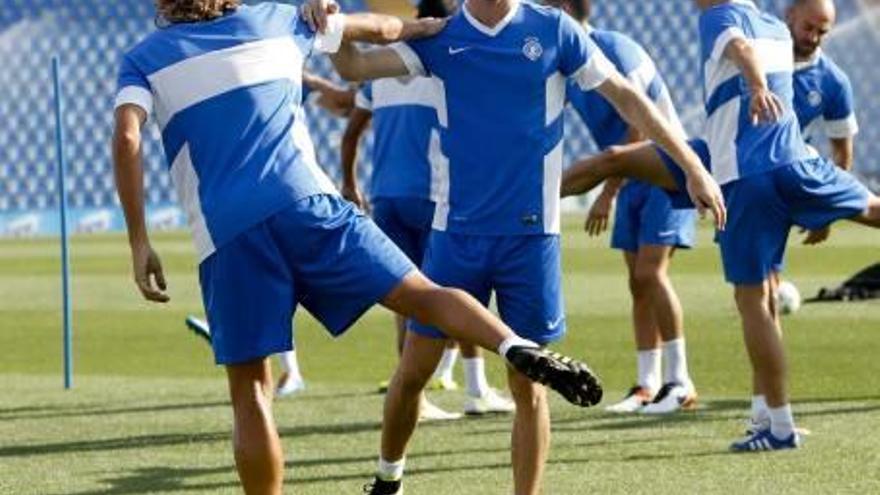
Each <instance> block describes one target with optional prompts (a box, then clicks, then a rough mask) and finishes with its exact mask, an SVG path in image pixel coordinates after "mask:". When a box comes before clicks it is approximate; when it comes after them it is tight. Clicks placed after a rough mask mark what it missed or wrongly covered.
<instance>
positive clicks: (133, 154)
mask: <svg viewBox="0 0 880 495" xmlns="http://www.w3.org/2000/svg"><path fill="white" fill-rule="evenodd" d="M146 120H147V114H146V112H144V110H143V109H142V108H140V107H138V106H137V105H131V104H129V105H122V106H121V107H119V108H118V109H117V110H116V124H115V129H114V133H113V171H114V175H115V178H116V191H117V193H118V194H119V201H120V203H121V204H122V211H123V213H124V214H125V223H126V226H127V228H128V242H129V246H130V247H131V259H132V267H133V269H134V281H135V283H136V284H137V286H138V289H140V291H141V294H143V296H144V298H145V299H147V300H148V301H153V302H160V303H164V302H168V301H169V300H170V298H169V297H168V294H166V293H165V290H166V289H167V285H166V283H165V275H164V272H163V271H162V263H161V261H160V260H159V255H157V254H156V252H155V251H154V250H153V247H152V246H151V245H150V239H149V235H148V234H147V225H146V221H145V216H144V170H143V164H142V162H141V144H142V139H141V128H142V127H143V125H144V123H145V122H146Z"/></svg>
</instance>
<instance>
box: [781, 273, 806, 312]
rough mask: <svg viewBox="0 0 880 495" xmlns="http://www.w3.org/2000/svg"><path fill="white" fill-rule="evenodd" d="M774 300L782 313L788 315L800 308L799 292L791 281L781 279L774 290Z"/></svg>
mask: <svg viewBox="0 0 880 495" xmlns="http://www.w3.org/2000/svg"><path fill="white" fill-rule="evenodd" d="M776 302H777V303H778V304H779V311H780V312H781V313H782V314H784V315H790V314H792V313H794V312H795V311H797V310H799V309H800V308H801V293H800V291H799V290H798V288H797V287H795V285H794V284H793V283H791V282H789V281H788V280H783V281H782V282H780V283H779V288H778V289H777V291H776Z"/></svg>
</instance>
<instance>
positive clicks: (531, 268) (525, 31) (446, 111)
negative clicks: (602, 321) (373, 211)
mask: <svg viewBox="0 0 880 495" xmlns="http://www.w3.org/2000/svg"><path fill="white" fill-rule="evenodd" d="M334 63H335V64H336V67H337V69H338V70H339V71H340V73H341V74H342V75H343V77H346V78H350V79H371V78H379V77H391V76H403V75H407V74H410V75H425V74H428V73H430V74H431V75H432V76H433V77H435V78H437V79H438V81H439V83H440V84H441V86H442V88H443V89H442V92H441V93H440V98H441V99H440V103H441V104H440V105H439V106H438V108H439V110H438V118H439V122H440V127H441V130H442V132H441V138H442V143H441V144H442V149H443V152H444V154H445V156H446V158H447V160H448V161H446V163H444V167H443V169H444V171H445V174H444V179H445V180H444V181H442V187H441V190H442V194H441V195H440V196H439V199H440V200H439V202H438V204H437V210H436V213H435V216H434V232H432V235H431V239H430V241H429V246H428V251H427V254H426V259H425V265H424V267H425V271H426V273H428V274H429V275H430V276H434V277H437V278H438V280H441V281H443V282H444V283H448V284H451V285H454V286H457V287H461V288H463V289H465V290H467V291H468V292H470V293H471V294H474V295H476V297H477V299H479V300H480V302H481V303H483V304H487V303H488V301H489V296H490V294H491V293H492V292H494V293H495V295H496V298H497V302H498V308H499V311H500V313H501V315H502V318H503V319H504V320H505V321H506V322H508V323H509V324H510V325H511V326H512V327H513V328H514V329H515V330H516V331H517V332H518V333H519V334H520V335H523V336H528V337H530V338H532V339H535V340H537V341H538V342H540V343H542V344H546V343H550V342H553V341H556V340H557V339H559V338H561V337H562V335H563V334H564V331H565V318H564V315H563V313H562V297H561V291H560V279H561V273H560V271H561V267H560V259H559V257H560V250H559V235H558V234H559V209H558V206H559V181H560V179H561V174H562V135H561V134H562V133H561V130H562V110H563V106H564V102H565V86H566V84H565V83H566V80H568V79H571V80H574V81H576V82H577V83H578V84H579V85H580V86H581V87H582V88H583V89H587V90H588V89H593V88H598V90H599V91H600V92H601V93H602V94H603V95H604V96H605V97H607V98H609V99H610V100H611V101H613V102H614V103H615V104H616V105H617V107H618V108H619V109H620V112H621V114H623V115H624V116H625V117H626V118H627V119H628V120H629V121H630V122H631V123H633V124H634V125H636V126H637V127H638V128H639V129H640V130H641V131H642V132H644V133H645V134H646V135H647V136H648V137H651V138H654V139H656V140H658V141H660V142H662V143H663V146H664V147H665V148H666V149H668V150H670V152H671V154H672V155H673V156H675V157H676V161H677V162H678V163H680V164H681V165H682V166H683V167H685V168H686V170H687V171H688V173H689V177H690V180H691V182H692V183H693V190H694V192H695V196H696V197H697V200H698V202H699V204H700V205H701V206H702V207H703V208H706V207H710V208H713V211H714V212H715V213H716V214H717V215H718V218H719V222H722V223H723V217H724V212H723V205H722V204H721V197H720V190H719V189H718V187H717V185H716V184H715V183H714V181H712V180H711V178H709V176H708V174H707V173H706V172H705V170H704V169H703V167H702V165H701V164H700V163H699V159H698V158H697V157H696V156H695V155H694V154H693V153H692V151H691V150H690V148H688V147H687V146H686V144H685V143H684V141H682V140H681V139H680V138H678V137H677V136H676V135H675V133H674V132H672V131H670V130H669V128H668V125H667V124H666V123H665V121H664V119H663V117H662V116H661V114H660V113H659V111H658V110H657V109H656V108H655V107H654V106H653V105H652V104H651V103H650V101H649V100H648V99H647V98H646V97H645V96H644V95H643V94H641V93H640V92H638V91H637V90H635V89H634V88H633V87H632V86H631V85H630V84H629V83H628V82H627V81H626V80H625V79H624V78H622V77H621V76H620V75H619V74H617V72H616V71H615V70H614V68H613V66H611V64H610V63H609V62H608V61H607V59H605V57H604V56H603V55H602V54H601V51H599V49H598V48H597V47H596V46H595V44H594V43H593V42H592V41H591V40H590V39H589V38H588V37H587V36H586V34H585V33H584V32H583V30H582V29H581V28H580V27H579V26H578V25H577V24H576V23H575V22H574V21H573V20H572V19H571V18H570V17H569V16H567V15H565V14H562V13H560V12H559V11H558V10H556V9H551V8H546V7H539V6H536V5H534V4H531V3H526V2H523V3H519V2H516V1H509V0H499V1H493V0H468V1H467V2H466V3H465V4H464V7H463V8H462V10H461V11H460V12H459V13H458V14H456V15H454V16H453V17H452V18H451V20H450V21H449V24H448V25H447V27H446V29H444V30H443V31H442V32H441V33H440V34H439V35H438V36H436V37H433V38H426V39H425V40H423V41H419V42H413V43H407V44H399V45H395V46H394V48H385V49H373V50H365V51H362V50H360V49H358V48H356V47H355V46H353V45H351V44H347V43H344V44H343V47H342V49H341V50H340V51H339V53H338V54H336V55H335V56H334ZM439 337H442V334H440V333H438V332H437V331H436V329H435V328H434V327H432V326H430V325H423V324H422V325H415V326H414V327H413V328H411V329H410V332H409V333H408V335H407V338H406V339H405V342H404V351H403V356H402V358H401V362H400V366H399V368H398V372H397V373H396V374H395V376H394V378H393V379H392V382H391V388H390V390H389V392H388V395H387V396H386V409H385V421H384V423H383V435H382V449H381V459H380V463H379V472H378V475H377V479H376V481H375V484H374V486H373V487H372V493H374V494H387V493H392V494H393V493H399V491H400V490H401V476H402V473H403V469H404V463H405V460H404V455H405V452H406V447H407V444H408V442H409V440H410V438H411V435H412V433H413V431H414V428H415V424H416V419H417V413H418V410H417V408H418V397H419V394H420V393H421V391H422V390H423V388H424V386H425V384H426V383H427V382H428V380H429V379H430V377H431V373H432V372H433V370H434V368H435V367H436V363H437V361H438V359H439V357H440V354H441V353H442V352H443V348H444V346H445V343H444V342H443V340H441V339H440V338H439ZM509 385H510V388H511V392H512V394H513V397H514V401H515V402H516V413H515V416H514V431H513V435H512V449H511V450H512V464H513V473H514V491H515V493H517V494H521V495H522V494H534V493H537V492H538V491H539V490H540V489H541V485H542V478H543V471H544V466H545V460H546V456H547V453H548V450H549V443H550V424H549V411H548V405H547V399H546V393H545V391H544V389H543V388H542V387H539V386H534V385H533V384H532V383H530V382H528V381H527V380H524V378H523V377H522V376H521V375H520V374H519V373H518V372H516V371H514V370H511V371H510V373H509Z"/></svg>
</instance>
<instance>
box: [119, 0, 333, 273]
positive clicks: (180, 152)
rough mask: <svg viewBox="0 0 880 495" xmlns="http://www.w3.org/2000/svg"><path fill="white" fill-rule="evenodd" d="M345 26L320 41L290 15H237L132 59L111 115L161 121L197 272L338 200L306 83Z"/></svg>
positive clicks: (264, 9) (256, 11)
mask: <svg viewBox="0 0 880 495" xmlns="http://www.w3.org/2000/svg"><path fill="white" fill-rule="evenodd" d="M343 28H344V21H343V20H342V18H341V17H334V18H333V21H332V23H331V27H330V28H329V29H328V31H327V34H324V35H315V34H314V33H313V32H312V31H311V30H310V29H309V27H308V26H307V25H306V23H305V22H304V21H303V20H302V19H301V18H300V16H299V13H298V10H297V9H296V8H294V7H291V6H286V5H280V4H275V3H263V4H260V5H258V6H254V7H248V6H242V7H239V8H238V9H237V10H235V11H233V12H230V13H228V14H227V15H224V16H223V17H220V18H218V19H216V20H213V21H209V22H198V23H187V24H174V25H171V26H169V27H166V28H163V29H159V30H158V31H156V32H154V33H152V34H151V35H149V36H148V37H147V38H146V39H144V40H143V41H141V42H140V43H139V44H138V45H137V46H135V47H134V48H133V49H131V50H130V51H129V52H127V53H126V54H125V55H124V57H123V59H122V65H121V69H120V73H119V92H118V95H117V99H116V106H117V107H118V106H120V105H124V104H134V105H138V106H140V107H141V108H143V109H144V110H146V111H147V113H148V114H150V113H151V112H152V113H153V114H155V119H156V121H157V123H158V125H159V128H160V130H161V133H162V143H163V147H164V150H165V156H166V157H167V159H168V161H169V163H170V167H171V176H172V178H173V181H174V185H175V187H176V189H177V193H178V196H179V200H180V204H181V205H182V207H183V208H184V210H185V211H186V213H187V216H188V219H189V224H190V227H191V228H192V231H193V238H194V240H195V244H196V249H197V251H198V255H199V260H200V261H202V260H204V259H205V258H207V257H208V256H210V255H211V253H213V252H214V251H215V249H216V248H218V247H219V246H221V245H222V244H224V243H226V242H228V241H230V240H231V239H233V238H235V237H236V236H237V235H238V234H240V233H242V232H244V231H245V230H247V229H248V228H250V227H252V226H253V225H256V224H257V223H259V222H261V221H262V220H264V219H266V218H268V217H269V216H271V215H272V214H274V213H276V212H278V211H279V210H281V209H283V208H284V207H285V206H288V205H290V204H291V203H292V202H294V201H296V200H298V199H301V198H304V197H307V196H311V195H314V194H320V193H334V192H335V191H336V189H335V187H334V186H333V184H332V183H331V182H330V180H329V179H328V178H327V176H326V175H325V174H324V173H323V171H321V169H320V168H319V167H318V165H317V163H316V160H315V153H314V148H313V145H312V142H311V139H310V138H309V134H308V131H307V129H306V124H305V122H304V116H303V112H302V106H301V99H302V71H303V64H304V63H305V60H306V58H307V57H308V56H309V55H310V54H311V53H312V52H313V51H335V50H336V49H337V48H338V46H339V43H340V41H341V37H342V29H343Z"/></svg>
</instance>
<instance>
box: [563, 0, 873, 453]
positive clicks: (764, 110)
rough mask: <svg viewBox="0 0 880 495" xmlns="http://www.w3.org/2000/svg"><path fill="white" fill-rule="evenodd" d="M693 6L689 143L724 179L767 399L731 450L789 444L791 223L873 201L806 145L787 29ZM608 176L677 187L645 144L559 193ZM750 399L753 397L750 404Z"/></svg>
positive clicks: (755, 16) (793, 442)
mask: <svg viewBox="0 0 880 495" xmlns="http://www.w3.org/2000/svg"><path fill="white" fill-rule="evenodd" d="M696 3H697V5H698V6H699V7H700V8H701V9H702V10H703V12H702V15H701V17H700V37H701V44H702V50H701V51H702V56H703V62H704V66H705V68H706V70H705V77H706V80H705V86H706V95H705V108H706V112H707V114H708V121H707V129H706V130H707V135H706V137H707V142H706V143H702V142H700V141H694V142H692V146H694V148H695V150H696V151H697V152H698V154H700V155H701V157H702V159H703V161H704V162H705V164H706V166H707V167H708V168H710V169H711V170H712V174H713V175H714V176H715V177H716V178H717V179H718V180H719V182H721V183H722V190H723V191H724V194H725V197H726V199H727V206H728V209H729V210H728V211H729V217H728V220H729V221H728V224H727V227H726V229H725V230H724V231H722V232H720V233H719V235H718V241H719V245H720V247H721V257H722V262H723V265H724V271H725V277H726V278H727V280H728V281H729V282H730V283H731V284H733V285H734V288H735V289H734V293H735V299H736V304H737V308H738V310H739V313H740V317H741V320H742V327H743V333H744V337H745V344H746V348H747V350H748V354H749V358H750V361H751V364H752V369H753V375H754V391H755V394H754V399H758V400H763V401H764V402H765V403H766V406H765V407H766V411H767V418H768V421H767V423H764V424H761V423H759V424H758V425H757V427H756V428H752V429H751V431H750V432H749V435H748V436H747V438H745V439H744V440H742V441H738V442H735V443H733V444H732V445H731V448H732V449H733V450H734V451H763V450H781V449H791V448H796V447H797V446H798V445H799V442H800V439H799V436H798V433H797V431H796V429H795V425H794V419H793V416H792V412H791V406H790V404H789V400H788V395H787V383H786V365H785V354H784V350H783V346H782V338H781V327H780V323H779V319H778V318H777V311H776V307H775V305H776V302H775V294H774V291H775V284H774V277H775V274H776V270H777V269H778V266H779V264H780V263H781V261H782V257H783V254H784V252H785V243H786V239H787V237H788V234H789V231H790V229H791V226H792V225H799V226H801V227H803V228H806V229H810V230H818V229H822V228H825V227H827V226H828V225H830V224H831V223H832V222H834V221H835V220H839V219H844V218H847V219H850V220H853V221H856V222H859V223H863V224H866V225H870V226H873V227H880V198H877V197H876V196H874V195H873V194H871V193H870V192H869V191H868V190H867V189H866V188H865V187H864V186H862V185H861V184H860V183H859V182H858V181H857V180H856V179H855V178H854V177H853V176H852V175H850V174H848V173H846V172H844V171H842V170H841V169H839V168H837V167H836V166H835V165H834V164H833V163H832V162H831V161H829V160H826V159H823V158H816V157H815V156H814V153H812V152H811V151H810V150H808V149H807V146H806V144H805V143H804V140H803V138H802V136H801V133H800V129H799V125H798V121H797V118H796V116H795V114H794V110H793V105H794V103H793V102H794V86H793V82H792V77H793V72H794V57H793V54H792V53H793V50H792V47H793V44H792V40H791V37H790V34H789V32H788V30H787V28H786V26H785V25H784V24H783V23H782V22H781V21H780V20H778V19H776V18H775V17H773V16H770V15H768V14H765V13H763V12H761V11H760V10H759V9H758V8H757V6H755V4H754V3H752V2H751V1H749V0H733V1H729V0H696ZM759 51H760V53H761V55H760V57H761V58H760V63H759V61H758V55H757V53H758V52H759ZM608 176H624V177H636V178H640V179H643V180H647V181H649V182H651V183H653V184H656V185H659V186H661V187H663V188H666V189H671V190H675V189H678V190H681V189H682V188H683V185H682V181H681V177H680V175H679V174H678V172H677V169H675V168H674V167H671V166H670V163H669V160H668V157H666V156H664V155H663V153H660V152H658V150H657V148H656V147H653V146H652V145H650V144H636V145H628V146H626V147H622V148H617V149H612V150H609V151H608V152H606V153H605V154H604V155H602V156H597V157H593V158H591V159H587V160H584V161H582V162H579V163H578V164H576V165H575V166H573V167H572V168H570V169H569V170H568V171H566V177H565V178H564V180H563V187H562V189H563V194H566V195H567V194H576V193H579V192H583V191H585V190H588V189H589V188H591V187H595V186H596V185H598V184H599V183H601V181H602V180H604V179H605V178H607V177H608ZM678 199H680V196H679V197H678ZM755 406H756V404H754V400H753V411H754V410H755V409H756V407H755ZM763 408H764V407H758V408H757V409H759V410H760V409H763Z"/></svg>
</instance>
